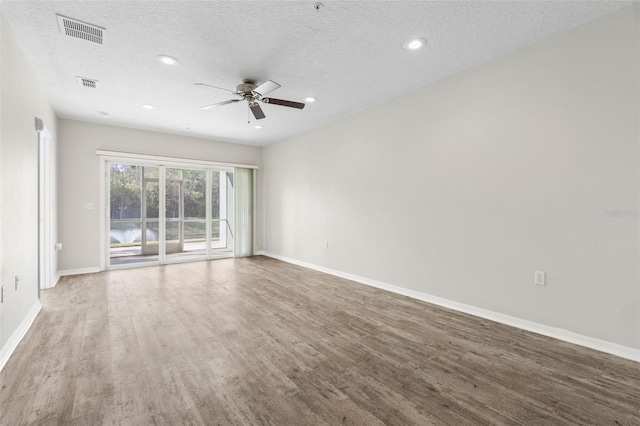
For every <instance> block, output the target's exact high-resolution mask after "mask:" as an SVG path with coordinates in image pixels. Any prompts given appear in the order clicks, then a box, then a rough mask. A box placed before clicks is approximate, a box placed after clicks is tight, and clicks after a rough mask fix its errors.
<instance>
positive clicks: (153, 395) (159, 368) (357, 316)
mask: <svg viewBox="0 0 640 426" xmlns="http://www.w3.org/2000/svg"><path fill="white" fill-rule="evenodd" d="M42 303H43V309H42V311H41V313H40V314H39V316H38V317H37V318H36V321H35V322H34V325H33V326H32V328H31V330H30V331H29V333H28V334H27V336H26V337H25V338H24V340H23V341H22V343H21V344H20V345H19V346H18V348H17V350H16V351H15V353H14V355H13V356H12V357H11V359H10V360H9V362H8V363H7V365H6V367H5V368H4V370H3V371H2V373H0V385H1V386H0V404H1V406H0V422H1V423H2V424H3V425H12V426H13V425H22V424H33V425H57V424H78V425H100V424H109V425H111V424H123V425H147V424H175V425H187V424H193V425H201V424H207V425H227V424H234V425H236V424H237V425H343V424H344V425H379V424H388V425H412V424H416V425H484V424H501V425H502V424H504V425H558V424H582V425H586V424H589V425H640V412H639V410H640V364H638V363H635V362H633V361H627V360H624V359H620V358H617V357H614V356H610V355H607V354H603V353H599V352H596V351H592V350H589V349H586V348H582V347H579V346H574V345H571V344H568V343H564V342H560V341H556V340H553V339H550V338H546V337H543V336H539V335H536V334H533V333H529V332H525V331H522V330H518V329H515V328H511V327H508V326H504V325H500V324H497V323H493V322H491V321H486V320H482V319H479V318H476V317H472V316H469V315H465V314H460V313H457V312H453V311H448V310H446V309H442V308H439V307H436V306H433V305H429V304H427V303H424V302H420V301H416V300H413V299H410V298H407V297H404V296H399V295H396V294H393V293H388V292H385V291H382V290H378V289H375V288H371V287H367V286H364V285H360V284H357V283H354V282H351V281H347V280H343V279H340V278H336V277H333V276H330V275H325V274H322V273H319V272H315V271H312V270H308V269H305V268H301V267H297V266H293V265H289V264H286V263H282V262H280V261H277V260H273V259H270V258H266V257H260V256H257V257H254V258H245V259H224V260H217V261H212V262H197V263H188V264H187V263H185V264H175V265H169V266H157V267H149V268H141V269H135V270H132V269H129V270H119V271H111V272H105V273H99V274H90V275H82V276H75V277H65V278H63V279H62V280H61V281H60V283H59V284H58V285H57V287H56V288H55V289H53V290H48V291H45V292H43V293H42Z"/></svg>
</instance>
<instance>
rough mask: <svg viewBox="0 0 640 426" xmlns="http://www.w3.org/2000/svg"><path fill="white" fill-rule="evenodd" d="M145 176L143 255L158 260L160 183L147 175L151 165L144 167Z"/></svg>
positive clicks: (143, 188) (143, 189)
mask: <svg viewBox="0 0 640 426" xmlns="http://www.w3.org/2000/svg"><path fill="white" fill-rule="evenodd" d="M143 169H144V172H143V174H144V178H143V185H142V191H143V192H142V193H143V200H144V203H143V206H142V255H143V256H154V257H153V260H158V257H157V255H158V253H159V251H158V250H159V241H160V239H159V237H160V215H159V213H160V183H159V182H158V179H157V178H153V177H147V176H148V175H153V173H149V171H150V170H147V169H149V167H143Z"/></svg>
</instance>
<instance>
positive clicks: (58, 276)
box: [51, 272, 62, 288]
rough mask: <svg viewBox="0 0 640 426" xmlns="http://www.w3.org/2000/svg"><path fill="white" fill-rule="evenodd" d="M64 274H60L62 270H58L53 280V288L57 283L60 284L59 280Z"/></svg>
mask: <svg viewBox="0 0 640 426" xmlns="http://www.w3.org/2000/svg"><path fill="white" fill-rule="evenodd" d="M61 276H62V275H60V272H58V273H57V274H56V275H55V276H54V277H53V279H52V280H51V282H52V284H51V288H54V287H55V286H56V285H58V281H60V277H61Z"/></svg>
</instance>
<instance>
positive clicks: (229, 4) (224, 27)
mask: <svg viewBox="0 0 640 426" xmlns="http://www.w3.org/2000/svg"><path fill="white" fill-rule="evenodd" d="M315 3H316V2H315V1H306V0H305V1H265V0H263V1H26V0H21V1H7V0H3V1H2V3H1V5H2V8H3V10H4V11H5V12H6V14H7V15H8V17H9V21H10V22H11V23H12V25H13V28H14V30H15V32H16V34H17V37H18V39H19V40H20V43H21V45H22V47H23V48H24V50H25V51H26V53H27V56H28V57H29V59H30V61H31V63H32V65H33V66H34V68H35V69H36V72H37V74H38V75H39V77H40V79H41V80H42V82H43V84H44V87H45V90H46V91H47V93H48V96H49V98H50V101H51V104H52V105H53V108H54V109H55V111H56V113H57V114H58V116H59V117H61V118H70V119H76V120H82V121H89V122H99V123H105V124H112V125H118V126H126V127H134V128H140V129H148V130H156V131H161V132H168V133H178V134H188V135H192V136H198V137H205V138H211V139H217V140H224V141H230V142H238V143H244V144H251V145H266V144H269V143H271V142H274V141H278V140H282V139H284V138H287V137H290V136H293V135H296V134H299V133H302V132H305V131H307V130H309V129H311V128H313V127H316V126H318V125H320V124H322V123H325V122H327V121H330V120H333V119H336V118H338V117H340V116H344V115H346V114H349V113H352V112H354V111H356V110H359V109H362V108H365V107H367V106H370V105H373V104H376V103H379V102H382V101H385V100H387V99H390V98H393V97H396V96H398V95H400V94H402V93H405V92H407V91H410V90H412V89H415V88H417V87H420V86H423V85H425V84H427V83H430V82H433V81H435V80H438V79H441V78H443V77H446V76H448V75H451V74H454V73H456V72H459V71H461V70H464V69H466V68H469V67H472V66H474V65H477V64H479V63H482V62H485V61H488V60H490V59H493V58H496V57H499V56H501V55H504V54H506V53H509V52H511V51H513V50H515V49H517V48H519V47H522V46H525V45H527V44H530V43H532V42H535V41H537V40H540V39H542V38H544V37H547V36H549V35H551V34H554V33H557V32H560V31H564V30H567V29H569V28H572V27H575V26H577V25H579V24H582V23H584V22H587V21H590V20H593V19H595V18H597V17H599V16H602V15H604V14H606V13H610V12H612V11H614V10H617V9H619V8H620V7H623V6H625V5H627V4H629V3H630V2H616V1H591V2H583V1H508V2H507V1H491V2H489V1H400V0H398V1H330V0H322V3H323V7H322V8H321V9H320V10H319V11H316V10H315V8H314V4H315ZM56 14H61V15H65V16H68V17H71V18H75V19H78V20H81V21H84V22H87V23H90V24H94V25H98V26H101V27H104V28H106V32H105V42H104V45H99V44H95V43H91V42H88V41H84V40H79V39H74V38H71V37H68V36H64V35H62V34H61V33H60V31H59V29H58V22H57V19H56ZM416 36H420V37H424V38H426V39H427V41H428V44H427V46H426V47H425V48H423V49H422V50H420V51H418V52H408V51H406V50H405V49H403V43H404V42H406V41H407V40H408V39H410V38H412V37H416ZM158 54H168V55H171V56H174V57H176V58H178V59H179V60H180V64H179V65H177V66H167V65H163V64H161V63H160V62H158V61H157V60H156V55H158ZM76 76H81V77H88V78H92V79H96V80H98V81H99V87H98V88H97V89H88V88H84V87H80V86H79V85H78V84H77V82H76ZM245 78H250V79H254V80H257V81H258V83H260V82H263V81H265V80H273V81H276V82H278V83H280V84H281V85H282V87H281V88H280V89H278V90H277V91H275V92H272V93H270V94H269V96H272V97H275V98H281V99H288V100H293V101H299V102H304V99H305V98H306V97H307V96H315V97H317V99H318V100H317V102H315V103H313V104H307V106H306V108H305V109H304V110H296V109H290V108H285V107H281V106H275V105H264V104H263V105H262V108H263V110H264V112H265V114H266V116H267V118H265V119H263V120H260V123H259V124H261V125H262V126H263V129H260V130H258V129H255V128H254V127H253V125H254V124H255V123H254V121H255V120H254V119H253V117H251V125H248V124H247V112H248V111H247V105H246V103H244V102H240V103H237V104H231V105H226V106H224V107H220V108H214V109H210V110H201V109H200V107H201V106H203V105H207V104H211V103H214V102H219V101H224V100H227V99H231V98H232V97H233V96H232V95H230V94H228V93H225V92H223V91H218V90H215V89H211V88H207V87H198V86H194V83H195V82H204V83H208V84H212V85H215V86H220V87H225V88H229V89H232V90H235V86H236V85H237V84H238V83H240V82H241V81H242V79H245ZM142 104H151V105H154V106H155V107H156V108H155V109H153V110H147V109H143V108H142V107H141V105H142ZM98 111H104V112H107V113H108V114H109V116H108V117H103V116H101V115H99V114H98ZM187 128H189V130H187Z"/></svg>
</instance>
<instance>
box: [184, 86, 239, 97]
mask: <svg viewBox="0 0 640 426" xmlns="http://www.w3.org/2000/svg"><path fill="white" fill-rule="evenodd" d="M193 84H195V85H196V86H207V87H213V88H214V89H218V90H224V91H225V92H229V93H234V94H236V95H237V93H236V91H235V90H229V89H223V88H222V87H218V86H212V85H210V84H205V83H193Z"/></svg>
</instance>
